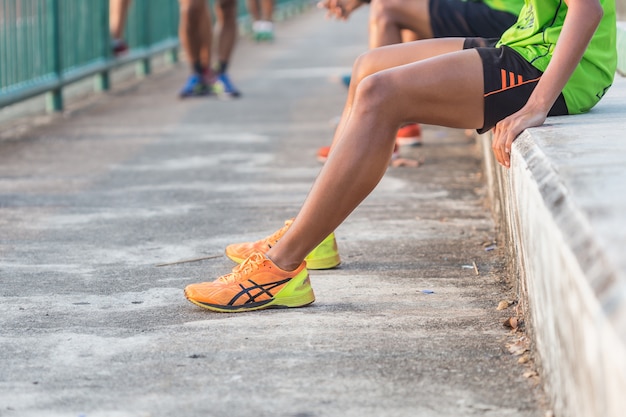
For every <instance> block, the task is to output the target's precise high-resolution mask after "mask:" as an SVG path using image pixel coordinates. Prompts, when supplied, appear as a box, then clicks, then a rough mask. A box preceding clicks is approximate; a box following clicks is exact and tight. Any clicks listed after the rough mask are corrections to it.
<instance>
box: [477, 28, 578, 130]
mask: <svg viewBox="0 0 626 417" xmlns="http://www.w3.org/2000/svg"><path fill="white" fill-rule="evenodd" d="M471 44H472V42H471V39H468V40H467V43H466V46H470V45H471ZM475 50H476V51H477V52H478V54H479V55H480V58H481V60H482V62H483V83H484V97H485V100H484V108H485V118H484V119H485V120H484V124H483V126H482V127H481V128H480V129H478V132H479V133H484V132H486V131H488V130H490V129H491V128H492V127H494V126H495V125H496V123H498V122H499V121H500V120H502V119H504V118H505V117H507V116H509V115H511V114H513V113H515V112H517V111H518V110H519V109H521V108H522V107H523V106H524V105H525V104H526V102H527V101H528V99H529V98H530V95H531V94H532V92H533V91H534V89H535V87H536V86H537V83H538V82H539V79H540V78H541V76H542V75H543V73H542V72H541V71H539V70H538V69H537V68H535V67H533V66H532V65H531V64H530V63H529V62H528V61H526V60H525V59H524V58H523V57H522V56H520V55H519V54H518V53H517V52H515V51H514V50H513V49H511V48H509V47H507V46H503V47H500V48H489V47H486V48H483V47H478V48H475ZM565 114H568V111H567V106H566V104H565V98H564V97H563V94H560V95H559V97H558V98H557V100H556V102H555V103H554V105H553V106H552V108H551V109H550V112H549V114H548V115H549V116H558V115H565Z"/></svg>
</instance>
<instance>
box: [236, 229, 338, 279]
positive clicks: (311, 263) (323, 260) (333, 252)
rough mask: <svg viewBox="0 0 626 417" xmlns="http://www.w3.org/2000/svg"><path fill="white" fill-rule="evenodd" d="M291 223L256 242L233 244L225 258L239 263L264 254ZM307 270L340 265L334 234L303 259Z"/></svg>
mask: <svg viewBox="0 0 626 417" xmlns="http://www.w3.org/2000/svg"><path fill="white" fill-rule="evenodd" d="M292 223H293V219H289V220H287V221H286V222H285V225H284V226H283V227H281V228H280V229H278V230H277V231H276V232H274V233H273V234H271V235H270V236H268V237H266V238H265V239H261V240H257V241H256V242H244V243H233V244H232V245H228V246H227V247H226V256H228V257H229V258H230V259H231V260H233V261H235V262H237V263H241V262H243V260H244V259H246V258H247V257H249V256H250V255H252V254H253V253H255V252H260V253H266V252H267V251H268V250H270V248H271V247H272V246H274V245H275V244H276V242H278V240H279V239H280V238H281V237H283V235H284V234H285V233H286V232H287V230H288V229H289V226H291V224H292ZM304 260H305V261H306V266H307V268H308V269H330V268H334V267H336V266H337V265H339V264H340V263H341V258H340V257H339V251H338V249H337V241H336V240H335V234H334V233H331V234H330V235H328V236H327V237H326V239H324V240H323V241H322V243H320V244H319V245H317V246H316V247H315V249H313V250H312V251H311V253H309V254H308V255H307V257H306V258H304Z"/></svg>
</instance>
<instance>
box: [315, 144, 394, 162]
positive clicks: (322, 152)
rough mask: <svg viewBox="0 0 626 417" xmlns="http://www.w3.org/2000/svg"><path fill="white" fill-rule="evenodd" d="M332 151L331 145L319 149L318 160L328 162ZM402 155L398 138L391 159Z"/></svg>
mask: <svg viewBox="0 0 626 417" xmlns="http://www.w3.org/2000/svg"><path fill="white" fill-rule="evenodd" d="M329 153H330V146H322V147H321V148H319V149H318V150H317V160H318V161H320V162H321V163H322V164H323V163H324V162H326V160H327V159H328V154H329ZM399 157H400V152H399V151H398V143H397V138H396V144H395V145H394V147H393V154H392V155H391V159H392V160H393V159H397V158H399Z"/></svg>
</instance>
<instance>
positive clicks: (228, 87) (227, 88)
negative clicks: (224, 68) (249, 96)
mask: <svg viewBox="0 0 626 417" xmlns="http://www.w3.org/2000/svg"><path fill="white" fill-rule="evenodd" d="M213 91H215V92H216V93H217V94H218V95H219V96H220V97H227V98H237V97H239V96H241V93H240V92H239V90H238V89H237V88H236V87H235V85H234V84H233V82H232V81H231V80H230V78H229V77H228V75H227V74H226V73H222V74H218V75H217V81H216V82H215V84H213Z"/></svg>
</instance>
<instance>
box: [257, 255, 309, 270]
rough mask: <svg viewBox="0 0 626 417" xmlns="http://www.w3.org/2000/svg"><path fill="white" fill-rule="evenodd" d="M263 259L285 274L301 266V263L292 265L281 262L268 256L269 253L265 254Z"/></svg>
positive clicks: (291, 263)
mask: <svg viewBox="0 0 626 417" xmlns="http://www.w3.org/2000/svg"><path fill="white" fill-rule="evenodd" d="M265 257H266V258H267V259H269V260H270V261H272V263H273V264H274V265H276V266H277V267H278V268H280V269H282V270H283V271H285V272H291V271H295V270H296V269H298V267H299V266H300V265H301V264H302V261H300V262H295V263H294V262H292V261H288V260H281V259H280V258H276V257H274V256H271V255H269V252H268V253H266V254H265Z"/></svg>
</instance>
